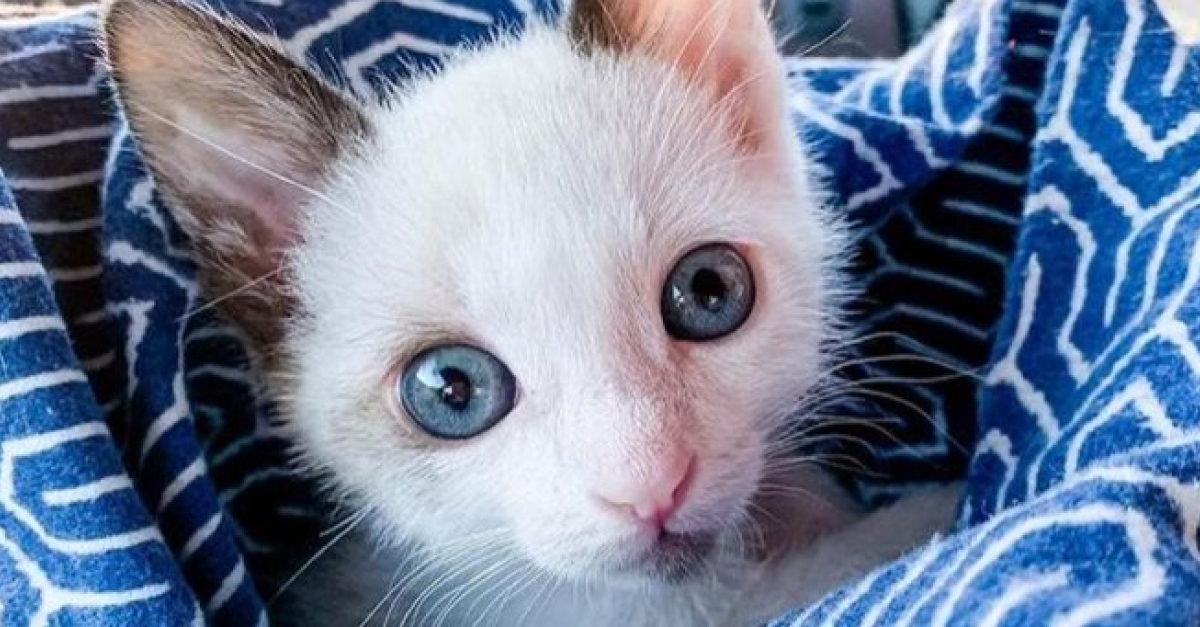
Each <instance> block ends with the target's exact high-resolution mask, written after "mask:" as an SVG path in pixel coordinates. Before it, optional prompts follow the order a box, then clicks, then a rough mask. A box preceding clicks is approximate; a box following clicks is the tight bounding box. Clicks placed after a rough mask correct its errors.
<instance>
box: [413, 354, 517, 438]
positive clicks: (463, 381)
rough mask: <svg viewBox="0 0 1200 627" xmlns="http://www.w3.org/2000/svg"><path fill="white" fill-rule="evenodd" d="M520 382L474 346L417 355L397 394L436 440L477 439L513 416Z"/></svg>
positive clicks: (420, 425)
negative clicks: (507, 417) (506, 417)
mask: <svg viewBox="0 0 1200 627" xmlns="http://www.w3.org/2000/svg"><path fill="white" fill-rule="evenodd" d="M516 388H517V384H516V380H515V379H514V377H513V375H512V373H511V372H510V371H509V370H508V367H507V366H505V365H504V364H503V363H502V362H501V361H500V360H498V359H496V358H495V357H494V356H492V355H491V354H489V353H487V352H486V351H483V350H480V349H478V348H475V347H473V346H466V345H461V344H448V345H444V346H438V347H434V348H431V349H429V350H426V351H425V352H423V353H421V354H419V355H417V356H416V357H415V358H414V359H413V360H412V362H411V363H409V365H408V367H407V368H405V369H404V372H403V373H401V375H400V376H399V377H398V378H397V383H396V394H397V396H399V400H400V401H401V403H402V404H403V406H404V411H405V413H407V414H408V417H409V418H411V419H412V421H413V423H415V424H416V425H417V426H419V427H420V428H421V429H423V430H425V431H426V432H427V433H429V434H430V435H432V436H434V437H438V438H444V439H452V440H454V439H466V438H472V437H475V436H477V435H479V434H481V433H483V432H484V431H487V430H488V429H490V428H491V427H493V426H495V425H496V424H497V423H498V422H500V420H502V419H503V418H504V417H505V416H507V415H508V413H509V412H511V411H512V409H513V406H514V405H515V404H516Z"/></svg>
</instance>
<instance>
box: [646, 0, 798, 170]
mask: <svg viewBox="0 0 1200 627" xmlns="http://www.w3.org/2000/svg"><path fill="white" fill-rule="evenodd" d="M633 4H635V5H636V4H638V3H637V2H634V3H633ZM641 4H642V6H641V10H642V11H653V10H654V9H655V5H658V11H659V12H660V13H661V17H660V18H659V19H661V20H664V27H663V28H662V30H661V31H659V32H658V36H659V37H661V39H660V40H658V42H657V43H656V45H655V51H656V52H655V53H656V54H657V55H658V56H659V58H661V59H663V60H665V61H667V62H668V63H672V64H674V65H675V67H676V68H677V69H678V70H680V71H681V72H682V73H683V74H684V75H685V76H687V77H688V78H689V79H691V80H693V81H696V82H697V83H699V84H702V85H705V86H707V87H708V88H709V89H711V90H713V94H714V96H715V98H716V102H719V103H721V105H722V106H724V107H726V108H727V109H728V110H729V111H730V113H731V114H732V119H731V120H730V122H731V125H732V128H730V129H729V131H730V132H731V133H732V134H733V135H734V137H735V138H736V139H737V140H738V141H739V144H740V145H741V146H742V148H743V150H744V151H745V152H747V153H754V154H764V155H766V154H768V153H771V152H772V151H774V150H777V149H779V148H780V147H779V146H777V145H775V143H774V142H775V140H776V138H777V137H778V133H780V132H782V131H783V130H784V129H781V128H780V126H779V125H780V120H781V118H782V117H783V116H784V100H783V99H784V94H783V90H782V89H781V86H780V81H781V80H782V79H781V77H780V75H779V73H780V71H781V69H780V67H779V61H778V59H777V57H776V52H775V47H774V38H773V36H772V34H771V30H770V27H769V25H768V23H767V21H766V17H765V15H764V14H763V12H762V9H761V8H760V7H759V5H758V2H757V0H722V2H721V3H718V4H717V5H714V4H713V3H711V2H701V1H698V0H682V1H680V2H678V3H676V2H674V0H641ZM714 104H715V103H714Z"/></svg>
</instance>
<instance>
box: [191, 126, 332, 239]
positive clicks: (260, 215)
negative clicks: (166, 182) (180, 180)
mask: <svg viewBox="0 0 1200 627" xmlns="http://www.w3.org/2000/svg"><path fill="white" fill-rule="evenodd" d="M193 124H195V123H193ZM196 126H199V125H195V126H193V127H189V130H190V131H191V132H193V133H196V134H197V135H199V136H200V137H203V138H204V139H203V140H200V139H196V138H194V137H187V136H181V137H179V138H178V146H177V147H176V158H177V163H178V164H179V167H180V168H181V169H182V170H183V172H184V173H186V174H185V176H186V179H185V180H186V185H187V188H188V189H187V190H185V193H187V194H189V195H191V196H193V197H194V198H202V199H211V200H212V201H214V202H215V203H216V204H217V206H213V207H211V208H210V209H209V211H210V212H211V214H210V216H209V217H210V218H211V217H215V216H220V217H221V218H222V222H223V223H224V224H227V225H230V226H233V225H236V226H237V227H238V228H240V229H241V230H242V231H243V233H244V234H245V237H246V238H247V239H248V240H249V241H247V242H245V244H246V245H248V246H252V247H254V249H256V250H258V251H261V252H263V253H266V254H268V255H271V256H274V255H275V254H277V253H279V252H281V251H283V250H286V249H287V248H289V247H290V246H292V245H294V244H295V243H296V241H297V238H298V233H297V227H298V220H299V216H300V211H301V209H302V208H303V206H304V204H305V202H307V201H309V200H311V196H312V194H311V193H310V192H307V191H305V190H304V189H303V188H302V187H301V185H302V184H303V183H300V181H301V180H303V179H304V178H305V177H304V173H302V172H300V171H299V170H300V168H297V167H294V166H293V165H291V164H294V163H295V160H294V159H292V158H290V155H289V154H288V151H287V149H286V148H285V147H284V146H282V145H279V144H275V143H272V142H270V141H255V138H254V137H251V136H249V135H245V134H242V133H237V132H232V131H226V130H223V129H221V130H218V129H214V128H211V127H209V128H203V127H200V128H196ZM198 211H199V212H203V211H204V209H199V208H198ZM197 217H198V218H201V219H203V218H204V216H202V215H198V216H197ZM231 235H233V234H232V233H231Z"/></svg>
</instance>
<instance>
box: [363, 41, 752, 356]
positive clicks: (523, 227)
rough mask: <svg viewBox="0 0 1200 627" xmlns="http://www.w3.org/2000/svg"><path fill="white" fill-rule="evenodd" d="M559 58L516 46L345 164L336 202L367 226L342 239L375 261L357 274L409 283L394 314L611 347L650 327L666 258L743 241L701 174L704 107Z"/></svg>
mask: <svg viewBox="0 0 1200 627" xmlns="http://www.w3.org/2000/svg"><path fill="white" fill-rule="evenodd" d="M568 45H569V44H568V43H567V42H566V41H565V40H563V38H562V37H561V36H556V35H553V34H550V33H543V34H542V35H541V36H537V35H535V36H532V37H530V38H528V39H526V40H525V41H524V42H523V43H522V44H521V45H520V46H518V47H514V48H513V49H511V50H508V51H505V52H502V53H499V54H497V53H492V54H489V55H487V56H486V57H483V58H481V59H478V60H475V61H471V62H468V63H466V64H464V65H463V66H460V67H459V68H457V71H455V72H448V73H447V74H446V75H445V78H444V79H443V80H440V81H437V82H434V83H430V84H428V85H426V86H424V87H422V88H418V89H416V90H415V91H414V93H413V94H412V95H410V97H409V98H407V99H405V100H404V102H403V103H402V105H400V106H398V107H396V108H395V109H393V110H390V111H387V112H383V113H381V114H380V115H381V118H382V120H383V121H382V122H381V123H379V124H378V127H379V128H380V129H381V131H382V132H381V134H380V136H379V137H378V138H377V139H376V142H375V144H374V146H373V147H372V149H371V150H370V151H369V153H368V154H367V155H366V163H363V164H358V165H356V166H355V167H354V168H353V170H354V172H355V174H354V178H355V180H354V181H353V182H352V187H355V188H357V189H356V190H355V193H356V195H357V196H358V197H357V199H356V201H355V203H354V204H355V205H360V204H361V205H366V207H367V211H369V213H370V218H368V219H366V220H359V221H357V228H358V229H360V230H362V231H363V232H362V233H361V237H359V238H355V239H360V240H362V239H366V240H370V241H372V242H373V244H372V245H370V246H367V245H364V246H362V248H363V249H364V250H372V251H380V252H379V253H378V254H379V255H381V257H386V259H385V258H379V259H376V260H374V261H373V262H372V263H373V264H375V265H377V266H378V265H384V266H389V267H390V268H391V270H389V271H388V272H385V273H383V276H384V277H386V278H387V279H397V278H399V277H400V276H406V277H407V278H408V279H411V281H413V282H422V283H424V285H425V287H424V288H420V289H419V291H420V292H421V293H422V297H421V298H419V299H411V298H402V299H398V300H397V301H396V306H397V307H399V308H401V309H403V310H405V311H406V312H408V313H411V314H413V315H415V316H418V317H419V316H420V315H422V314H421V313H419V312H420V311H427V312H429V313H430V314H433V313H435V312H436V315H438V316H440V317H442V318H445V317H446V312H453V313H452V315H453V316H454V317H455V318H457V319H456V320H454V321H449V320H446V321H445V322H446V323H448V324H449V325H457V329H456V330H459V331H461V330H462V327H467V328H469V329H470V330H471V331H472V332H474V333H478V334H481V335H487V336H489V338H493V337H503V336H505V335H509V334H512V335H515V336H523V337H531V338H539V337H553V338H556V339H559V340H561V341H573V340H574V341H584V340H585V339H586V338H587V337H589V336H593V335H596V334H600V333H605V334H607V335H609V336H611V335H612V333H613V332H614V331H618V332H620V333H622V334H628V333H629V332H630V330H629V329H613V328H612V326H613V325H614V324H616V325H621V326H626V327H634V328H639V327H645V326H647V324H648V323H647V321H648V320H649V319H650V318H651V317H656V316H657V315H658V311H657V310H658V302H657V299H658V292H659V290H660V289H661V282H662V280H663V278H664V276H665V274H666V273H667V272H668V270H669V269H670V265H671V264H672V263H673V262H674V261H675V260H676V259H677V258H678V257H679V256H680V255H681V254H683V253H684V252H686V251H687V250H688V249H690V248H692V247H694V246H696V245H699V244H700V243H704V242H706V241H746V240H748V239H753V238H754V237H755V236H756V234H755V233H754V231H753V229H752V228H751V224H750V223H751V222H752V220H750V218H749V213H750V212H749V211H748V210H747V208H746V207H745V204H746V203H745V202H744V201H745V200H746V199H745V198H744V197H742V196H744V193H745V190H744V189H741V188H739V186H738V185H737V184H736V181H734V180H733V179H732V176H733V175H732V174H731V171H732V170H733V169H731V168H721V167H719V166H720V165H722V164H723V163H725V162H727V161H728V159H730V158H732V155H733V154H734V150H733V148H732V147H731V146H728V145H726V143H725V142H724V141H723V140H722V139H721V138H720V134H719V133H713V132H712V129H711V128H707V129H706V128H701V125H702V123H704V122H708V123H709V124H713V123H715V122H716V118H715V117H713V116H711V115H710V114H709V110H708V109H707V108H706V107H704V106H702V105H701V104H699V103H698V102H697V100H698V99H696V98H689V97H688V95H687V94H686V93H685V91H684V90H683V88H682V86H681V85H670V84H664V83H663V82H662V80H661V79H662V78H664V77H665V73H659V74H657V75H653V76H650V75H648V73H647V72H645V71H642V70H643V69H640V68H636V67H631V64H628V63H626V64H623V65H622V66H620V68H617V67H616V66H613V67H609V66H606V65H604V63H603V62H598V61H595V60H588V59H584V58H581V57H579V56H577V55H575V54H571V53H569V51H568V49H567V46H568ZM513 68H520V69H521V70H523V71H525V72H526V73H525V74H523V75H522V76H521V78H520V80H513V77H512V76H511V75H510V73H511V72H512V69H513ZM741 187H744V186H741ZM364 188H365V189H364ZM418 234H420V235H419V236H418ZM377 289H380V290H382V289H386V287H385V286H382V285H381V286H378V288H377ZM416 289H418V288H416V287H412V288H410V290H409V291H408V293H409V294H411V290H416ZM617 311H624V312H625V313H624V314H623V315H621V316H613V315H606V314H612V313H613V312H617ZM572 335H574V336H576V337H573V338H572V337H571V336H572Z"/></svg>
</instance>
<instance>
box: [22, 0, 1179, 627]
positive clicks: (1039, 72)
mask: <svg viewBox="0 0 1200 627" xmlns="http://www.w3.org/2000/svg"><path fill="white" fill-rule="evenodd" d="M217 5H218V6H219V7H221V8H222V9H224V10H227V11H229V12H231V13H233V14H235V15H237V16H240V17H242V18H243V19H245V20H246V21H247V22H248V23H250V24H251V25H254V26H255V27H260V28H263V29H264V30H268V31H270V32H272V33H274V34H276V35H277V36H278V37H279V38H280V39H281V40H282V41H283V42H284V43H285V45H286V47H287V49H288V50H290V51H291V52H292V53H293V54H295V55H296V56H297V57H300V58H305V59H307V60H308V61H309V62H310V63H311V64H312V65H313V67H315V68H317V69H318V70H320V71H321V72H322V73H324V74H325V75H326V76H328V77H330V79H331V80H334V81H336V82H338V83H339V84H341V85H343V86H344V87H345V88H347V89H350V90H354V91H356V92H358V93H360V94H364V95H365V94H369V93H372V92H374V91H376V90H377V89H380V88H381V86H382V85H383V84H384V83H385V82H387V81H390V80H402V79H403V77H404V76H405V73H406V72H407V71H409V69H411V68H412V67H417V66H423V65H425V64H434V63H436V61H437V58H438V57H439V56H440V55H442V54H444V53H445V52H446V51H448V50H450V49H451V48H453V47H455V46H458V45H462V44H464V43H467V42H472V41H479V40H481V39H483V38H486V37H488V36H490V34H492V33H494V32H495V31H496V30H497V29H500V28H511V27H516V26H519V25H520V24H521V23H523V22H524V21H525V20H526V19H527V18H528V17H529V16H530V15H531V14H533V13H535V12H540V11H544V10H545V11H552V10H553V7H550V6H544V5H541V4H537V3H531V2H529V1H528V0H511V2H508V1H501V0H421V1H418V0H395V1H393V0H305V1H303V2H301V1H300V0H294V1H286V2H285V1H284V0H222V1H220V2H217ZM94 27H95V13H94V11H91V10H84V11H81V12H77V13H72V14H68V15H65V16H58V17H55V18H53V19H45V20H35V21H25V22H14V23H9V24H0V142H3V143H0V169H2V170H3V174H2V175H0V618H2V621H3V623H4V624H5V625H27V624H28V625H50V624H54V625H81V624H87V625H113V626H124V625H194V624H204V623H210V624H219V625H232V626H237V625H261V624H265V622H266V618H265V614H264V609H263V608H264V605H265V601H264V599H265V598H268V597H269V595H270V590H269V589H266V588H265V587H264V586H259V585H256V584H255V575H256V574H258V573H263V572H267V571H268V570H271V569H275V568H281V566H280V565H281V564H282V565H289V564H291V565H294V563H295V560H297V559H303V558H304V557H305V556H306V555H307V554H308V553H309V552H310V551H311V547H312V546H313V544H314V542H317V541H318V538H319V532H320V531H321V530H322V529H323V528H324V527H325V526H327V525H329V524H334V523H336V521H331V520H328V519H326V518H325V517H324V516H323V515H322V513H321V508H320V507H319V505H318V504H317V503H316V502H315V501H314V500H313V499H312V498H311V494H310V493H309V491H308V489H307V487H306V486H305V485H304V484H303V483H302V482H301V481H299V480H298V479H296V478H295V476H294V475H293V474H292V473H290V472H289V471H288V470H287V466H286V455H285V452H284V447H285V446H286V443H285V442H284V441H283V440H282V439H281V438H280V437H279V435H278V433H277V431H276V429H275V428H274V427H273V426H272V422H271V421H270V420H269V407H266V406H265V404H264V402H263V401H262V400H261V399H258V398H256V397H255V395H254V392H253V390H254V386H255V383H256V381H255V374H254V373H253V372H250V371H249V369H248V368H247V367H246V365H245V359H244V354H243V352H242V350H241V348H240V341H239V339H238V336H237V333H236V332H235V331H234V330H232V329H230V328H228V327H227V326H225V325H223V324H221V323H220V322H219V321H217V320H216V319H214V318H213V317H212V316H211V315H210V314H209V312H208V311H207V310H206V309H205V308H204V307H203V303H202V302H200V301H199V299H198V295H197V294H196V285H195V283H194V280H193V274H194V268H193V266H192V264H191V261H190V259H189V256H188V252H187V242H186V241H185V240H184V238H183V237H182V236H181V235H180V233H179V232H178V230H177V229H176V227H175V226H174V224H173V222H172V220H171V217H170V215H169V214H168V213H166V212H165V211H164V209H163V206H162V205H161V203H160V201H159V199H158V197H157V195H156V193H155V189H154V185H153V183H152V182H151V181H150V179H149V178H148V177H147V176H146V174H145V173H144V171H143V170H142V169H141V167H140V164H139V161H138V156H137V152H136V146H134V145H132V143H131V141H130V140H129V137H128V135H127V132H126V130H125V127H124V125H123V123H122V121H121V119H120V116H119V115H116V114H115V113H114V111H113V109H112V107H111V106H110V105H111V103H110V101H109V98H108V92H107V90H106V76H105V73H104V71H103V69H102V68H101V67H100V66H99V65H98V64H97V62H96V56H97V55H96V50H95V47H94V45H93V37H94ZM816 54H817V56H814V57H810V58H807V59H797V60H794V61H791V62H789V72H790V77H791V81H792V84H793V86H794V89H793V97H792V104H793V108H794V111H795V117H796V122H797V128H798V132H800V133H803V134H804V136H805V137H806V138H807V139H808V140H810V142H811V143H812V145H813V146H814V147H815V151H816V156H817V158H818V160H819V161H820V162H821V164H822V165H823V166H824V168H825V169H826V170H827V172H828V178H829V181H830V184H831V185H832V187H833V191H834V192H835V202H836V203H837V206H838V207H839V208H841V209H842V210H844V211H846V212H848V214H849V215H850V216H851V217H852V219H853V220H854V222H855V224H856V225H857V229H858V231H857V232H858V233H859V244H858V245H859V251H860V254H859V256H858V263H857V268H856V269H857V271H858V273H859V276H860V278H861V281H862V282H863V285H864V286H865V290H866V291H865V295H864V296H863V298H862V299H861V301H860V302H859V303H857V304H856V306H855V311H856V312H857V314H856V315H857V316H858V323H859V325H860V326H861V329H862V333H863V337H864V338H865V340H864V341H863V342H862V343H861V346H860V347H859V350H860V352H861V355H860V358H858V359H856V360H855V361H854V363H853V365H851V366H847V368H846V373H847V375H848V376H850V377H852V378H853V379H854V381H855V383H856V385H855V387H854V390H853V392H851V393H850V394H848V396H847V398H846V399H843V403H842V405H843V406H841V407H839V408H837V409H838V411H836V412H834V411H831V412H830V413H837V414H839V415H843V416H855V417H859V418H870V419H871V420H872V425H873V426H872V427H871V428H862V429H860V430H857V431H856V430H855V429H853V428H848V427H844V426H836V427H831V429H834V428H836V429H837V431H836V433H835V435H836V436H837V437H836V438H835V439H836V441H838V442H840V443H841V444H839V447H840V448H839V450H838V451H836V452H835V453H833V454H840V455H843V456H844V457H845V459H846V460H847V461H848V462H854V464H853V467H852V468H851V472H848V473H847V475H846V477H845V481H846V484H847V486H848V487H850V488H851V489H853V490H854V491H855V492H856V493H857V494H858V495H860V496H861V498H862V499H863V500H864V501H868V502H878V501H882V500H886V499H888V498H891V497H892V496H894V495H896V494H898V493H900V492H902V491H903V490H904V489H905V488H906V487H907V486H909V485H911V484H914V483H923V482H930V481H938V480H944V479H946V478H950V477H955V476H961V475H962V474H963V473H966V475H967V477H968V483H969V485H968V495H967V498H966V500H965V502H964V503H963V505H962V508H961V517H960V520H959V523H958V525H957V528H956V529H955V531H954V533H952V534H950V535H949V536H947V537H946V538H942V539H938V540H937V541H935V542H933V543H931V544H929V545H928V546H925V547H922V548H920V549H919V550H917V551H915V552H913V553H912V554H910V555H908V556H906V557H905V558H903V559H901V560H898V561H897V562H895V563H893V564H889V565H887V566H885V567H883V568H881V569H879V570H878V571H877V572H875V573H873V574H871V575H870V576H868V577H866V578H864V579H862V580H861V581H857V582H854V583H852V584H851V585H849V586H847V587H846V588H844V589H842V590H840V591H838V592H835V593H834V594H832V595H830V596H828V597H827V598H825V599H824V600H822V601H820V602H818V603H816V604H814V605H812V606H810V607H807V608H798V609H797V611H796V612H795V613H794V614H792V615H789V616H787V617H782V618H781V619H780V620H779V622H778V624H779V625H825V624H828V625H835V624H836V625H868V624H871V625H906V624H918V625H928V624H936V625H1013V624H1037V625H1041V624H1047V623H1051V624H1056V625H1059V624H1061V625H1100V624H1105V625H1113V624H1117V625H1197V624H1200V548H1198V546H1197V543H1198V540H1200V538H1198V533H1200V532H1198V527H1200V401H1198V400H1197V399H1198V398H1200V286H1198V282H1200V211H1196V210H1195V209H1196V208H1197V206H1198V205H1200V166H1197V165H1196V164H1198V163H1200V109H1198V108H1197V105H1196V103H1197V102H1200V49H1189V48H1186V47H1182V46H1179V45H1177V44H1176V42H1175V35H1174V33H1173V31H1172V30H1171V28H1170V27H1169V26H1168V25H1167V24H1166V23H1165V22H1164V21H1163V19H1162V17H1161V15H1160V14H1159V13H1158V10H1157V8H1156V4H1155V2H1154V0H960V1H959V2H958V3H957V4H955V5H954V6H953V7H952V8H951V9H950V11H949V13H948V15H947V17H946V18H945V19H944V20H943V22H942V23H941V25H940V26H939V27H938V28H937V29H936V30H935V31H934V32H933V33H931V34H930V35H929V36H927V37H926V39H925V40H924V41H923V42H922V43H921V44H920V45H919V46H918V47H917V48H916V49H915V50H913V51H912V52H910V53H909V54H908V55H906V56H905V57H904V58H902V59H899V60H895V61H870V62H866V61H839V60H822V59H820V58H819V51H817V53H816ZM1085 69H1086V71H1084V70H1085ZM852 424H856V423H852ZM880 431H883V432H884V433H882V434H881V433H880ZM282 567H283V568H286V567H288V566H282Z"/></svg>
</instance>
